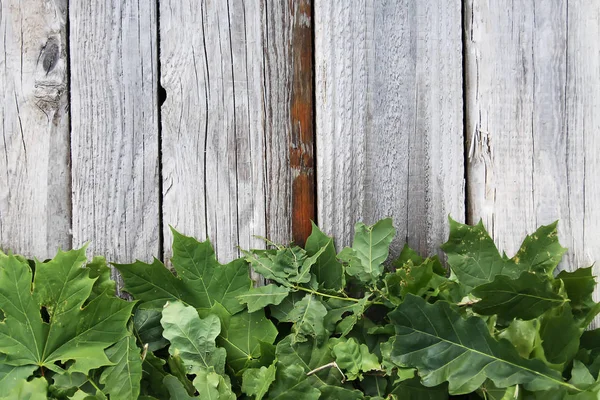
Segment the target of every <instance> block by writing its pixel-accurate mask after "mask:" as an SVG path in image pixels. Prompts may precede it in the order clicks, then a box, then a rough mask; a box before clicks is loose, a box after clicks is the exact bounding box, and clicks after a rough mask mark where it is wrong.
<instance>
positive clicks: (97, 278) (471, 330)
mask: <svg viewBox="0 0 600 400" xmlns="http://www.w3.org/2000/svg"><path fill="white" fill-rule="evenodd" d="M355 230H356V232H355V237H354V241H353V244H352V246H351V247H346V248H344V249H343V250H342V251H341V252H340V253H337V252H336V249H335V246H334V243H333V239H332V238H330V237H328V236H327V235H325V234H324V233H323V232H322V231H321V230H319V228H318V227H317V226H316V225H314V224H313V232H312V234H311V235H310V237H309V238H308V240H307V243H306V247H305V248H301V247H299V246H296V245H289V246H282V245H277V244H273V243H270V242H268V244H269V245H271V248H269V249H266V250H251V251H244V252H243V255H244V256H243V257H242V258H240V259H237V260H234V261H232V262H230V263H229V264H225V265H222V264H220V263H219V262H218V261H217V259H216V257H215V253H214V250H213V248H212V246H211V244H210V242H209V241H205V242H198V241H197V240H195V239H193V238H191V237H187V236H184V235H182V234H180V233H178V232H176V231H173V236H174V241H173V258H172V260H171V265H172V270H169V269H168V268H166V267H165V265H164V264H163V263H162V262H161V261H159V260H156V259H155V260H154V261H153V262H152V263H150V264H147V263H144V262H140V261H136V262H135V263H132V264H117V265H115V267H116V268H117V269H118V270H119V272H120V273H121V276H122V277H123V280H124V282H125V290H126V291H127V292H128V293H129V294H130V295H131V296H132V297H133V298H134V299H135V302H126V301H124V300H121V299H118V298H116V296H115V282H114V281H112V280H111V277H110V268H109V267H108V266H107V265H106V262H105V261H104V259H103V258H94V259H93V260H92V261H91V262H90V263H86V258H85V249H80V250H73V251H69V252H59V253H58V254H57V256H56V257H55V258H54V259H52V260H50V261H48V262H45V263H41V262H38V261H36V262H35V263H34V262H30V261H28V260H26V259H24V258H22V257H20V256H13V255H5V254H2V253H0V311H1V314H0V315H1V316H2V317H3V319H2V320H1V321H0V396H4V397H0V399H4V398H7V399H9V398H10V399H12V398H23V399H46V398H49V399H56V400H59V399H60V400H63V399H110V400H115V399H135V398H138V399H140V400H151V399H173V400H179V399H183V400H187V399H214V400H218V399H223V400H232V399H236V398H241V399H248V400H261V399H265V400H271V399H278V400H282V399H293V400H311V399H314V400H316V399H371V400H384V399H385V400H399V399H417V400H419V399H429V400H431V399H433V400H437V399H439V400H443V399H451V398H467V397H468V398H469V399H477V398H482V399H504V400H508V399H524V400H527V399H543V400H553V399H575V400H587V399H597V398H599V396H600V377H599V375H600V344H599V343H600V331H599V330H593V331H585V328H587V326H588V325H589V323H590V322H591V321H592V320H593V319H594V317H595V316H596V315H597V314H598V313H599V312H600V305H599V304H598V303H596V302H594V300H593V298H592V294H593V292H594V289H595V280H594V277H593V276H592V270H591V268H582V269H579V270H576V271H573V272H569V271H561V272H560V273H558V274H556V273H555V270H556V268H557V266H558V264H559V262H560V259H561V257H562V255H563V254H564V252H565V251H566V249H564V248H563V247H562V246H561V245H560V244H559V242H558V238H557V231H556V223H554V224H551V225H548V226H542V227H540V228H539V229H538V230H537V231H536V232H535V233H533V234H532V235H529V236H527V237H526V238H525V240H524V241H523V244H522V246H521V248H520V249H519V251H518V252H517V254H516V255H515V256H514V257H512V258H509V257H507V256H506V255H504V254H500V253H499V252H498V250H497V248H496V246H495V244H494V242H493V241H492V239H491V237H490V236H489V235H488V233H487V232H486V231H485V229H484V227H483V224H481V223H479V224H477V225H475V226H468V225H464V224H461V223H459V222H456V221H453V220H450V235H449V239H448V241H447V242H446V243H445V244H444V245H443V246H442V249H443V250H444V252H445V254H446V258H444V259H447V263H448V267H449V268H450V274H447V273H446V269H445V267H444V266H443V264H442V262H441V261H440V259H438V257H437V256H433V257H430V258H425V257H422V256H421V255H420V254H418V253H417V252H416V251H414V250H412V249H410V248H409V247H408V246H405V247H404V248H403V250H402V252H401V254H400V255H399V257H398V258H397V259H395V260H389V259H388V258H389V247H390V243H391V242H392V240H393V239H394V235H395V232H396V231H395V229H394V227H393V226H392V221H391V220H390V219H385V220H382V221H379V222H378V223H376V224H374V225H372V226H367V225H365V224H362V223H358V224H356V227H355ZM250 268H252V269H253V270H254V271H255V272H257V273H258V274H260V275H262V277H263V278H264V279H266V280H267V284H266V285H264V286H259V287H254V286H253V284H252V281H251V280H250V277H249V270H250ZM134 306H135V308H134ZM465 396H467V397H465Z"/></svg>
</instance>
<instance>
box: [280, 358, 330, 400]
mask: <svg viewBox="0 0 600 400" xmlns="http://www.w3.org/2000/svg"><path fill="white" fill-rule="evenodd" d="M320 396H321V392H320V391H319V390H318V389H316V388H314V387H312V385H311V381H310V380H309V379H306V373H305V372H304V369H303V368H302V366H300V365H295V364H288V365H286V366H285V367H282V368H277V375H276V378H275V382H274V383H273V386H272V388H271V390H269V399H273V400H275V399H276V400H317V399H318V398H319V397H320Z"/></svg>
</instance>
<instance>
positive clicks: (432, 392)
mask: <svg viewBox="0 0 600 400" xmlns="http://www.w3.org/2000/svg"><path fill="white" fill-rule="evenodd" d="M390 394H392V395H396V396H397V398H398V399H409V400H446V399H448V386H447V385H446V384H443V385H438V386H434V387H425V386H423V384H422V383H421V380H420V379H419V378H418V377H416V378H412V379H408V380H402V381H400V382H397V383H395V384H394V386H393V388H392V390H391V392H390Z"/></svg>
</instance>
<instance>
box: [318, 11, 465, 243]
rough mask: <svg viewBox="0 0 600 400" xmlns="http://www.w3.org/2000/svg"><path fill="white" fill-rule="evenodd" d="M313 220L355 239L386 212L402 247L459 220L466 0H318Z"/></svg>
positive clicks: (433, 236) (443, 232) (430, 238)
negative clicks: (361, 225) (360, 228)
mask: <svg viewBox="0 0 600 400" xmlns="http://www.w3.org/2000/svg"><path fill="white" fill-rule="evenodd" d="M314 13H315V71H316V80H315V86H316V87H315V90H316V121H317V122H316V123H317V127H316V132H317V168H318V171H317V179H318V183H317V187H318V219H319V223H320V225H321V226H322V227H323V228H324V229H325V230H326V231H328V232H329V233H331V234H333V235H334V236H335V237H336V238H337V239H338V246H342V245H347V244H350V243H351V240H352V235H353V226H354V223H355V222H356V221H357V220H363V221H364V222H365V223H373V222H375V221H376V220H377V219H379V218H382V217H386V216H391V217H393V218H394V224H395V226H396V227H397V229H398V237H397V239H396V240H395V241H394V242H393V244H392V251H393V253H396V254H397V252H398V251H399V250H400V248H401V246H402V245H403V244H404V243H405V241H406V240H407V241H408V243H409V244H410V245H411V246H413V247H415V248H416V249H418V250H419V251H420V252H422V253H426V252H431V251H435V250H436V249H437V248H438V246H439V244H441V243H442V242H444V241H445V240H446V239H447V226H448V224H447V216H448V214H450V215H452V217H453V218H455V219H458V220H462V219H463V218H464V185H463V182H464V171H463V135H462V132H463V126H462V107H463V106H462V44H461V28H460V26H461V3H460V1H458V0H453V1H445V0H427V1H421V0H420V1H417V0H403V1H396V2H388V1H366V0H365V1H357V2H354V3H353V7H348V5H347V2H346V1H344V0H336V1H330V0H316V1H315V11H314Z"/></svg>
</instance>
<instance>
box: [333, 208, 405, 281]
mask: <svg viewBox="0 0 600 400" xmlns="http://www.w3.org/2000/svg"><path fill="white" fill-rule="evenodd" d="M395 235H396V229H394V226H393V225H392V219H391V218H386V219H382V220H381V221H379V222H377V223H376V224H375V225H372V226H367V225H365V224H363V223H362V222H359V223H357V224H356V225H355V227H354V242H353V243H352V247H347V248H345V249H344V250H342V252H341V253H340V254H339V255H338V258H340V259H341V260H343V261H344V262H346V263H347V264H348V267H347V268H346V272H347V273H348V274H349V275H352V276H356V277H357V278H358V279H360V280H361V281H362V282H364V283H373V282H374V281H375V280H376V279H377V278H378V277H379V276H380V275H381V274H382V273H383V263H384V262H385V261H386V260H387V258H388V255H389V250H390V243H392V240H393V239H394V236H395Z"/></svg>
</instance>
